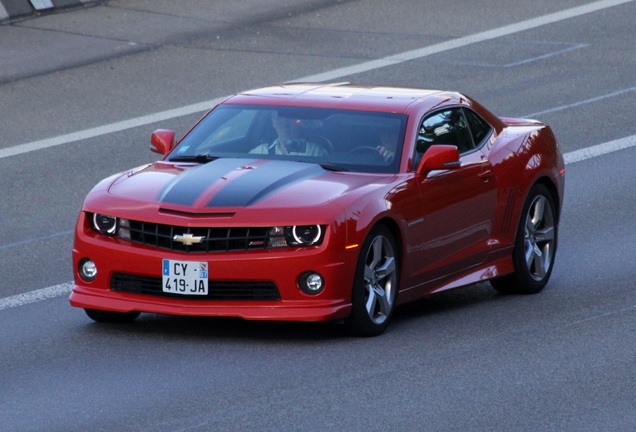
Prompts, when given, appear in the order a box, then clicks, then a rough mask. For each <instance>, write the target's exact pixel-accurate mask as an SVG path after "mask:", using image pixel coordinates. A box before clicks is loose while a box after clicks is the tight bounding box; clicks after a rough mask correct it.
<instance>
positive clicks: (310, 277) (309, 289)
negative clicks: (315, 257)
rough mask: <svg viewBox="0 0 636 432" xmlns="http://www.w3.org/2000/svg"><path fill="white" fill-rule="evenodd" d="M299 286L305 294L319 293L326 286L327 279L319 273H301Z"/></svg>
mask: <svg viewBox="0 0 636 432" xmlns="http://www.w3.org/2000/svg"><path fill="white" fill-rule="evenodd" d="M298 286H299V287H300V289H301V290H302V292H304V293H305V294H311V295H315V294H319V293H321V292H322V290H323V289H324V288H325V280H324V279H323V278H322V276H320V275H319V274H318V273H314V272H307V273H303V274H302V275H300V278H299V279H298Z"/></svg>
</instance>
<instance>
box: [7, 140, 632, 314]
mask: <svg viewBox="0 0 636 432" xmlns="http://www.w3.org/2000/svg"><path fill="white" fill-rule="evenodd" d="M630 147H636V135H632V136H629V137H626V138H621V139H617V140H614V141H609V142H606V143H603V144H599V145H595V146H592V147H588V148H585V149H582V150H577V151H573V152H570V153H566V154H564V155H563V157H564V159H565V163H566V164H573V163H575V162H580V161H584V160H586V159H591V158H595V157H598V156H602V155H605V154H608V153H612V152H615V151H619V150H624V149H627V148H630ZM69 234H70V232H69ZM72 289H73V282H66V283H63V284H60V285H54V286H51V287H48V288H42V289H39V290H35V291H30V292H27V293H24V294H18V295H14V296H11V297H5V298H0V310H3V309H10V308H14V307H18V306H23V305H26V304H29V303H34V302H38V301H42V300H46V299H50V298H54V297H59V296H63V295H69V294H70V293H71V290H72Z"/></svg>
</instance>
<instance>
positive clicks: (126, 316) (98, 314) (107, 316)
mask: <svg viewBox="0 0 636 432" xmlns="http://www.w3.org/2000/svg"><path fill="white" fill-rule="evenodd" d="M84 312H86V315H88V317H89V318H90V319H92V320H93V321H97V322H100V323H115V324H126V323H131V322H133V321H134V320H136V319H137V317H138V316H139V312H137V311H132V312H112V311H105V310H99V309H84Z"/></svg>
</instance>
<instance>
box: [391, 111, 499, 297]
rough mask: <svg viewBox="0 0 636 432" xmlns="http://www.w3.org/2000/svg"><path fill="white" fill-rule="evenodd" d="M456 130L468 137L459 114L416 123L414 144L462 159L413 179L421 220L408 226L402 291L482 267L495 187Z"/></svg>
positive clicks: (480, 156)
mask: <svg viewBox="0 0 636 432" xmlns="http://www.w3.org/2000/svg"><path fill="white" fill-rule="evenodd" d="M458 114H460V115H458ZM462 129H465V131H464V132H465V133H467V134H469V133H470V132H468V127H467V126H466V121H465V117H464V116H463V115H461V112H460V111H459V109H456V110H447V111H443V112H440V113H437V114H435V115H433V116H430V117H428V118H427V119H424V120H423V122H422V127H421V129H420V138H418V139H422V138H425V139H426V141H428V145H434V144H441V143H445V144H453V145H457V147H458V148H459V149H460V152H461V151H462V150H463V154H462V155H461V157H460V161H461V166H460V167H459V168H455V169H447V170H439V171H431V172H429V173H426V174H425V175H422V176H421V177H420V178H419V179H418V182H419V187H420V196H421V203H420V212H421V215H420V217H419V218H418V219H416V220H415V221H414V222H411V223H410V224H409V235H408V241H407V248H408V251H407V253H408V254H409V259H408V261H409V265H408V266H407V267H406V268H405V274H404V275H403V282H404V284H403V287H404V288H407V289H408V287H411V288H414V287H417V286H421V285H422V284H427V283H429V282H431V283H434V284H435V285H438V283H435V281H438V282H441V279H443V278H446V277H449V276H452V275H453V274H456V273H458V272H461V271H463V270H466V269H467V268H470V267H472V266H476V265H478V264H480V263H482V262H483V261H484V259H485V258H486V256H487V254H488V250H489V240H490V239H491V233H492V227H493V221H494V216H495V209H496V204H497V184H496V180H495V178H494V176H493V173H492V169H491V164H490V162H489V161H488V159H487V157H486V155H485V154H484V153H483V152H482V151H481V150H479V149H475V148H474V144H473V142H472V139H471V137H470V135H465V134H464V132H462ZM432 131H434V132H432ZM449 131H450V132H449ZM431 137H433V138H431ZM436 140H437V142H436ZM462 140H470V142H469V143H465V142H463V141H462ZM471 147H472V148H471ZM424 151H425V150H424Z"/></svg>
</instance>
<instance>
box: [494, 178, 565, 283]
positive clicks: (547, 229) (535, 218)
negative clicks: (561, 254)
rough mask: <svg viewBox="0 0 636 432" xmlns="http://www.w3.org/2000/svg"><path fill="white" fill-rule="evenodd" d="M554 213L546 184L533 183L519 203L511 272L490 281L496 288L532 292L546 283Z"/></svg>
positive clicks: (554, 243)
mask: <svg viewBox="0 0 636 432" xmlns="http://www.w3.org/2000/svg"><path fill="white" fill-rule="evenodd" d="M557 232H558V223H557V214H556V209H555V204H554V198H553V197H552V195H551V194H550V191H549V190H548V188H547V187H545V186H544V185H542V184H537V185H535V186H534V187H533V188H532V190H531V191H530V194H529V195H528V199H527V200H526V203H525V205H524V207H523V212H522V214H521V220H520V222H519V229H518V232H517V238H516V240H515V246H514V250H513V257H512V258H513V264H514V269H515V271H514V273H513V274H511V275H508V276H504V277H502V278H499V279H494V280H492V281H491V282H490V283H491V285H492V286H493V287H494V288H495V289H496V290H497V291H499V292H502V293H510V294H535V293H538V292H539V291H541V290H542V289H543V288H544V287H545V285H546V284H547V283H548V279H549V278H550V274H551V273H552V266H553V264H554V256H555V252H556V246H557Z"/></svg>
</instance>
